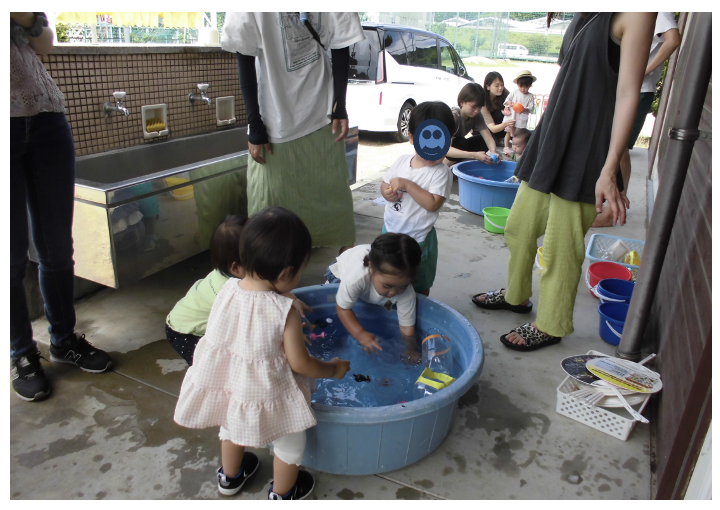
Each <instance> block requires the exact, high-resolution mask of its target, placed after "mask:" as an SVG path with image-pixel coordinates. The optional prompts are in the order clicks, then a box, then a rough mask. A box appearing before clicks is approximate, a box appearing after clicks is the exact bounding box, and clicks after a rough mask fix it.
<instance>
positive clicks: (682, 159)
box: [616, 13, 712, 360]
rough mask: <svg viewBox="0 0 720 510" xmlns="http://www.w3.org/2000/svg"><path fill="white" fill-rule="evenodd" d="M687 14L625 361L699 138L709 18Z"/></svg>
mask: <svg viewBox="0 0 720 510" xmlns="http://www.w3.org/2000/svg"><path fill="white" fill-rule="evenodd" d="M692 15H693V16H697V17H698V20H697V23H696V25H695V27H694V30H693V32H692V34H691V35H690V37H691V39H690V40H689V41H687V42H686V43H685V44H684V45H683V48H682V49H681V51H682V52H683V55H685V54H687V55H692V57H691V58H688V59H687V68H686V69H685V72H684V74H683V82H682V87H683V89H682V93H680V91H679V90H676V89H675V88H674V90H673V92H674V93H676V94H679V98H678V103H677V108H676V109H675V112H676V113H675V117H674V119H673V121H672V123H671V125H672V127H671V128H670V131H669V133H668V135H667V136H669V137H670V141H669V142H668V147H667V151H666V153H665V158H664V161H663V162H662V164H663V168H664V169H665V173H664V174H663V176H662V180H661V181H660V187H659V189H658V193H657V198H656V200H655V208H654V209H653V214H652V218H651V220H650V225H649V226H648V229H647V236H646V238H647V242H646V243H645V249H644V250H643V260H642V265H641V266H640V270H639V271H638V277H637V281H636V282H635V290H634V291H633V295H632V299H631V300H630V307H629V309H628V314H627V317H628V321H627V322H626V324H625V329H624V330H623V335H622V338H621V339H620V345H618V348H617V351H616V353H617V355H618V357H620V358H625V359H631V360H637V359H639V358H640V344H641V343H642V340H643V337H644V335H645V329H646V327H647V323H648V318H649V316H650V310H651V308H652V304H653V299H654V297H655V292H656V290H657V286H658V280H659V279H660V273H661V271H662V267H663V262H664V260H665V255H666V253H667V248H668V244H669V242H670V235H671V233H672V228H673V224H674V222H675V216H676V214H677V208H678V204H679V203H680V197H681V195H682V190H683V185H684V183H685V176H686V175H687V169H688V166H689V164H690V157H691V156H692V151H693V146H694V144H695V140H697V138H698V135H699V133H698V131H697V128H698V125H699V123H700V116H701V115H702V112H703V105H704V103H705V97H706V95H707V89H708V83H709V82H710V76H711V75H712V15H711V14H709V13H694V14H692ZM669 124H670V123H669ZM701 143H705V142H701Z"/></svg>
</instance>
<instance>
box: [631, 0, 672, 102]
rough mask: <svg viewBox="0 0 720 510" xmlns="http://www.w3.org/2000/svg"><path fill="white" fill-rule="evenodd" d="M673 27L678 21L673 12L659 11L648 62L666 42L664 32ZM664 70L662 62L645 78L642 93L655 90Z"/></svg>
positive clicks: (641, 88)
mask: <svg viewBox="0 0 720 510" xmlns="http://www.w3.org/2000/svg"><path fill="white" fill-rule="evenodd" d="M671 28H677V21H675V16H674V15H673V13H672V12H658V13H657V18H656V19H655V32H654V35H653V40H652V43H651V45H650V58H649V59H648V64H649V63H650V62H651V61H652V59H654V58H655V55H657V52H658V51H659V50H660V46H662V44H663V42H665V38H664V37H663V34H664V33H665V32H667V31H668V30H670V29H671ZM662 70H663V66H662V64H660V65H659V66H658V67H657V68H656V69H655V70H654V71H653V72H651V73H650V74H648V75H647V76H646V77H645V78H644V79H643V82H642V87H640V93H642V92H655V85H656V84H657V81H658V80H659V79H660V75H661V74H662Z"/></svg>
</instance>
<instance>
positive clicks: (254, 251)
mask: <svg viewBox="0 0 720 510" xmlns="http://www.w3.org/2000/svg"><path fill="white" fill-rule="evenodd" d="M311 249H312V237H310V231H309V230H308V228H307V227H306V226H305V223H303V220H301V219H300V217H299V216H298V215H297V214H295V213H294V212H292V211H291V210H289V209H285V208H284V207H279V206H272V207H266V208H265V209H263V210H262V211H260V212H259V213H257V214H254V215H253V216H252V217H251V218H250V219H249V220H248V222H247V223H246V224H245V227H244V228H243V232H242V235H241V236H240V261H241V265H242V267H243V269H244V270H245V272H246V273H247V274H254V275H257V276H258V277H259V278H262V279H263V280H267V281H269V282H274V281H276V280H277V279H278V277H279V276H280V273H282V271H283V269H285V268H286V267H291V268H292V272H291V274H290V276H293V277H294V276H295V275H296V274H297V272H298V271H300V269H301V268H302V266H303V264H304V263H305V262H306V261H307V260H308V259H309V258H310V250H311Z"/></svg>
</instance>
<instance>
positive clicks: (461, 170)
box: [452, 161, 520, 189]
mask: <svg viewBox="0 0 720 510" xmlns="http://www.w3.org/2000/svg"><path fill="white" fill-rule="evenodd" d="M504 163H513V164H514V162H512V161H501V162H500V163H499V164H498V165H497V166H495V165H487V164H485V163H481V162H479V161H463V162H462V163H458V164H457V165H455V166H454V167H453V169H452V172H453V174H455V175H456V176H457V177H458V179H463V180H464V181H469V182H474V183H477V184H484V185H486V186H495V187H498V188H514V189H517V188H519V187H520V183H519V182H518V183H514V182H503V181H493V180H491V179H480V178H478V177H473V176H472V175H468V174H467V171H469V170H470V169H471V168H473V167H480V168H487V169H498V170H506V169H505V166H510V165H504ZM513 168H514V167H513ZM509 177H510V176H509V175H508V176H505V177H504V179H507V178H509ZM504 179H503V180H504Z"/></svg>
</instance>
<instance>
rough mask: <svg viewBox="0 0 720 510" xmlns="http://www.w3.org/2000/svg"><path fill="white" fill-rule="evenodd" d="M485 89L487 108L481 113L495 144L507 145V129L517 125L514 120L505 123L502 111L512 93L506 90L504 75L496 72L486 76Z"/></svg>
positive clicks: (484, 107)
mask: <svg viewBox="0 0 720 510" xmlns="http://www.w3.org/2000/svg"><path fill="white" fill-rule="evenodd" d="M483 88H484V89H485V106H483V108H482V110H480V113H482V115H483V118H484V119H485V124H487V127H488V129H489V130H490V132H491V133H492V136H493V138H494V139H495V144H496V145H498V146H502V145H504V144H505V128H506V127H508V126H510V127H512V126H513V125H514V124H515V121H514V120H506V121H505V122H503V117H504V114H503V112H502V111H503V108H505V107H504V106H503V103H504V102H505V98H507V97H508V95H509V94H510V92H509V91H508V89H506V88H505V80H503V77H502V75H501V74H500V73H497V72H495V71H490V72H489V73H487V74H486V75H485V82H484V85H483Z"/></svg>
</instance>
